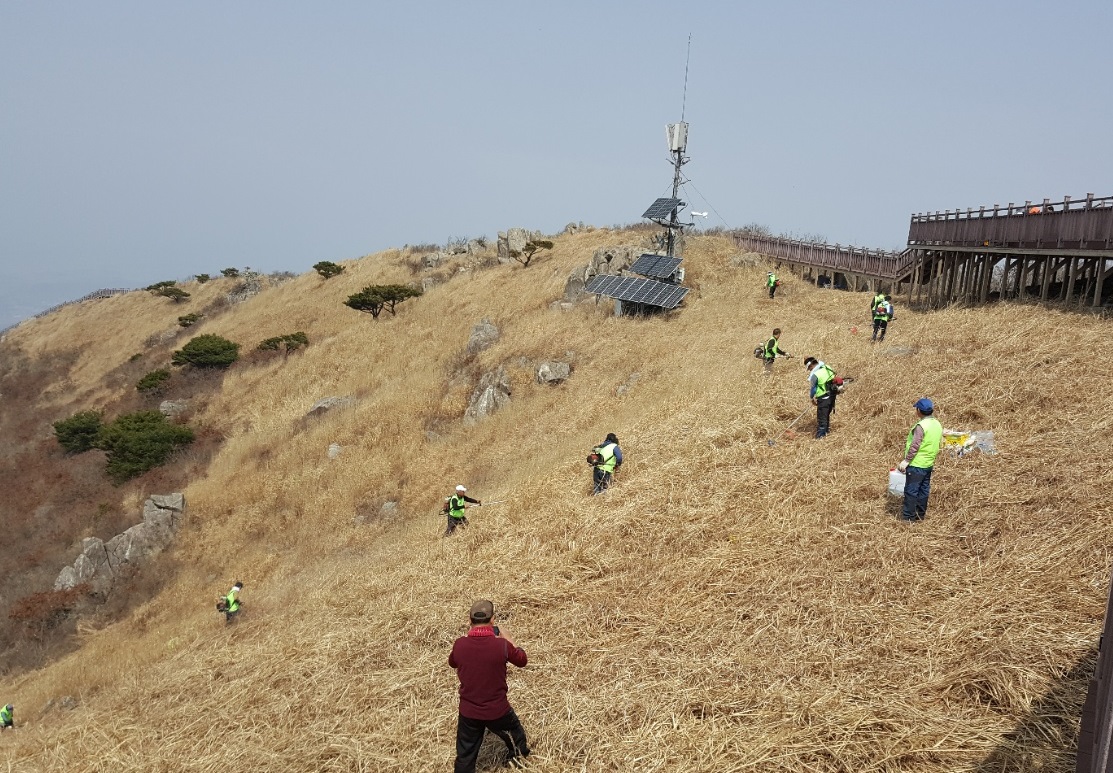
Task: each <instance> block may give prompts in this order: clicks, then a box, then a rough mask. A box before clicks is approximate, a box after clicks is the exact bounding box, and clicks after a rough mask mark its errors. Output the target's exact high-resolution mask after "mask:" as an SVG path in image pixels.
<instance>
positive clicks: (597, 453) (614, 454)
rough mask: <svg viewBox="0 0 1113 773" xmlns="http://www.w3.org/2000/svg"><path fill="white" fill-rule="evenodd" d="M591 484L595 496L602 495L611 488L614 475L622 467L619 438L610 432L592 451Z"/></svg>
mask: <svg viewBox="0 0 1113 773" xmlns="http://www.w3.org/2000/svg"><path fill="white" fill-rule="evenodd" d="M588 458H589V459H595V461H594V462H593V463H592V465H591V484H592V491H591V493H592V494H593V495H594V494H601V493H602V492H604V491H606V490H607V489H608V488H610V486H611V482H612V481H613V480H614V473H615V470H617V469H618V468H619V467H621V466H622V449H621V448H619V447H618V436H617V435H615V434H614V433H613V432H608V433H607V437H606V439H605V440H603V442H602V443H600V444H599V445H597V446H595V448H593V449H592V450H591V456H590V457H588Z"/></svg>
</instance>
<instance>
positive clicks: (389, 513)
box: [379, 502, 398, 518]
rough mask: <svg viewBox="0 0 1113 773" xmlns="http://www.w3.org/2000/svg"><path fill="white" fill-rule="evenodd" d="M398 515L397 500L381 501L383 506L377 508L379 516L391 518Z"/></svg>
mask: <svg viewBox="0 0 1113 773" xmlns="http://www.w3.org/2000/svg"><path fill="white" fill-rule="evenodd" d="M396 515H398V503H397V502H383V506H382V507H380V508H379V517H380V518H393V517H394V516H396Z"/></svg>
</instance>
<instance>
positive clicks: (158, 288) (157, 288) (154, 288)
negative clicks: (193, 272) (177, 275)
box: [143, 279, 178, 295]
mask: <svg viewBox="0 0 1113 773" xmlns="http://www.w3.org/2000/svg"><path fill="white" fill-rule="evenodd" d="M176 284H178V283H177V282H175V281H174V280H173V279H167V280H166V281H165V282H155V283H154V284H153V285H147V286H146V287H144V288H143V289H144V290H146V291H147V292H150V293H154V294H155V295H159V294H160V293H161V292H162V291H163V290H165V289H166V288H167V287H174V286H175V285H176Z"/></svg>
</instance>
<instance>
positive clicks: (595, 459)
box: [587, 448, 603, 467]
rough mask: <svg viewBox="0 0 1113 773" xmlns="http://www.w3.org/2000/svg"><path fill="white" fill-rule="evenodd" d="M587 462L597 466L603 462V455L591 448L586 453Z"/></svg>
mask: <svg viewBox="0 0 1113 773" xmlns="http://www.w3.org/2000/svg"><path fill="white" fill-rule="evenodd" d="M587 463H588V464H590V465H591V466H592V467H598V466H599V465H601V464H602V463H603V455H602V454H601V453H599V451H598V450H597V449H594V448H593V449H592V450H591V453H590V454H588V455H587Z"/></svg>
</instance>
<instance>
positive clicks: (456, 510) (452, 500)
mask: <svg viewBox="0 0 1113 773" xmlns="http://www.w3.org/2000/svg"><path fill="white" fill-rule="evenodd" d="M467 491H468V490H467V489H466V488H464V487H463V486H457V487H456V493H455V494H453V495H452V496H450V497H448V499H446V500H444V507H442V508H441V512H442V513H444V514H445V515H447V516H448V525H447V526H446V527H445V530H444V536H446V537H447V536H449V535H450V534H452V533H453V532H454V531H456V528H457V527H458V526H467V525H468V517H467V516H466V515H464V510H466V509H467V506H468V503H469V502H470V503H471V504H473V505H479V506H482V505H483V503H482V502H480V501H479V500H478V499H472V498H471V497H469V496H468V494H467Z"/></svg>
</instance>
